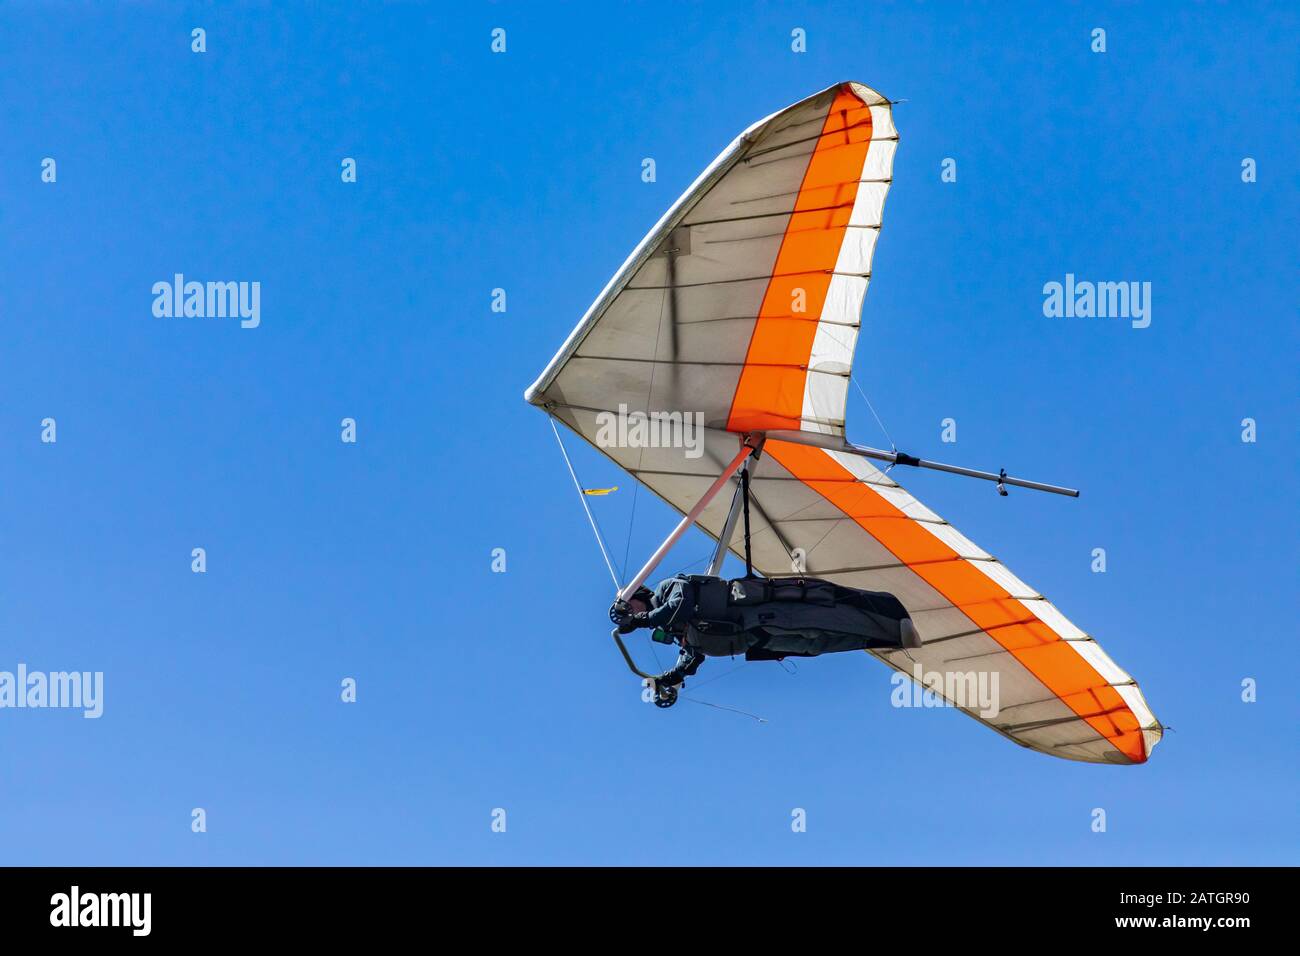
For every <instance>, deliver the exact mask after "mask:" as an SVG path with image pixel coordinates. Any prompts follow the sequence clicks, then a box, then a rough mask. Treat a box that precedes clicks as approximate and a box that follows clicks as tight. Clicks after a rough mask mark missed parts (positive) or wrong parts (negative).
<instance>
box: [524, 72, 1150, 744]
mask: <svg viewBox="0 0 1300 956" xmlns="http://www.w3.org/2000/svg"><path fill="white" fill-rule="evenodd" d="M892 105H893V104H892V103H891V102H890V101H889V100H887V99H886V98H885V97H883V96H881V95H880V94H879V93H877V92H875V91H874V90H871V89H869V88H867V87H865V86H863V85H861V84H858V83H841V84H837V85H836V86H833V87H831V88H829V89H826V90H823V91H822V92H820V93H817V94H815V95H813V96H810V97H808V98H807V99H805V100H803V101H801V102H799V103H796V104H794V105H793V106H790V107H788V108H787V109H784V110H781V111H780V112H778V113H774V114H773V115H771V116H769V117H767V118H766V119H763V120H761V121H759V122H758V123H756V124H754V125H753V126H751V127H750V128H749V129H747V130H746V131H745V132H744V133H742V134H741V135H740V137H739V138H737V139H736V140H735V141H734V142H732V143H731V145H730V146H728V147H727V148H726V149H725V150H724V151H723V152H722V154H721V155H719V156H718V157H717V159H715V160H714V161H713V162H712V163H711V164H710V165H709V166H708V168H707V169H705V170H704V172H703V173H702V174H701V175H700V176H699V178H698V179H697V180H696V181H695V182H694V183H693V184H692V185H691V186H690V188H689V189H687V190H686V192H685V193H684V194H683V195H682V196H681V198H679V199H678V200H677V201H676V202H675V203H674V204H673V206H672V207H671V208H670V209H669V210H668V212H667V213H665V214H664V216H663V218H662V219H660V220H659V222H658V223H657V224H656V225H655V226H654V228H653V229H651V231H650V233H649V234H648V235H647V236H646V237H645V238H644V239H643V240H642V241H641V243H640V244H639V245H638V246H637V247H636V249H634V250H633V252H632V254H631V255H630V256H629V257H628V259H627V261H626V262H625V263H624V264H623V266H622V268H620V269H619V270H618V272H617V273H616V274H615V275H614V277H613V278H612V279H611V280H610V282H609V284H608V285H607V286H606V287H605V288H604V290H603V291H602V292H601V293H600V295H599V296H598V297H597V299H596V301H595V302H594V303H593V304H592V306H591V308H590V309H589V310H588V311H587V313H586V315H585V316H583V318H582V321H581V322H579V323H578V325H577V327H576V328H575V329H574V330H573V332H572V334H571V335H570V336H569V338H568V340H567V341H566V342H565V343H564V345H563V346H562V347H561V349H560V350H559V352H558V353H557V354H556V356H555V357H554V358H553V359H552V360H551V362H550V364H549V365H548V366H547V367H546V369H545V370H544V371H543V372H542V374H541V376H540V377H539V378H538V379H537V381H536V382H535V383H533V385H532V386H531V387H530V388H529V389H528V390H527V392H526V393H525V397H526V399H527V401H529V402H530V403H532V404H533V405H537V406H539V407H541V408H543V409H545V410H546V411H547V412H548V413H549V414H550V415H552V416H553V417H554V418H555V419H558V420H559V421H561V422H563V423H564V424H565V425H566V426H568V428H570V429H571V430H572V431H574V432H575V433H576V434H578V435H579V436H581V437H582V438H583V439H585V440H586V441H588V442H589V443H591V444H592V445H593V446H595V447H597V448H598V449H599V450H600V451H601V452H602V453H604V454H605V455H607V456H608V457H609V458H610V459H612V460H613V461H614V462H615V463H617V464H618V465H619V466H620V467H622V468H623V469H624V470H626V471H627V472H628V473H629V474H631V475H632V476H633V477H634V478H636V480H638V481H639V482H641V483H642V484H643V485H645V486H646V487H647V488H649V489H650V490H652V491H653V492H654V493H655V494H656V495H658V496H659V497H660V498H661V499H662V500H664V501H665V502H666V503H668V504H669V505H671V506H672V507H673V508H675V509H677V510H678V511H679V512H682V513H683V514H684V515H685V517H684V518H683V520H682V523H681V524H680V525H679V526H678V529H677V530H676V531H675V532H674V533H673V535H671V536H670V537H669V539H668V540H667V541H665V542H664V545H663V546H662V547H661V548H660V549H659V551H658V552H656V555H655V557H654V558H652V559H651V561H650V562H649V563H648V564H647V566H646V568H645V569H643V571H642V573H641V574H639V575H638V576H637V579H636V580H635V581H632V582H628V583H627V585H625V586H624V588H623V589H622V591H621V594H622V595H623V596H626V595H628V594H631V593H632V591H633V590H635V585H637V584H640V583H641V581H643V580H644V579H645V577H646V575H648V574H649V573H650V572H651V571H652V570H653V568H654V565H655V564H657V563H658V559H660V558H662V556H663V554H665V553H666V552H667V550H668V548H669V547H670V546H671V544H672V543H673V542H674V541H675V540H677V538H678V537H680V535H681V534H682V533H683V532H684V531H685V530H686V529H687V528H688V527H690V526H691V525H692V524H696V525H698V526H699V527H700V528H702V529H703V530H704V531H705V532H707V533H708V534H709V535H711V536H712V537H714V538H715V539H720V542H721V543H720V545H719V549H718V555H717V556H716V560H715V565H716V566H718V567H720V565H721V558H722V556H723V555H724V554H725V552H726V550H730V551H732V552H733V553H735V554H737V555H738V556H741V557H744V556H746V555H745V553H743V552H742V551H741V548H740V544H739V543H738V542H736V541H735V540H734V530H735V518H736V507H735V503H736V501H738V500H739V492H738V491H737V493H736V494H735V495H733V496H731V499H730V500H728V496H727V495H722V494H720V492H721V491H722V490H723V489H724V488H738V486H739V484H740V483H741V479H742V478H743V479H744V480H745V481H746V482H747V483H748V486H749V488H748V490H749V494H748V496H747V503H748V505H749V508H748V511H749V512H750V514H748V516H747V517H748V520H750V521H752V529H751V533H750V534H749V535H748V544H749V547H748V548H747V549H746V551H747V552H749V557H750V559H751V560H752V564H753V567H754V569H755V570H757V571H758V572H760V573H762V574H763V575H765V576H767V577H774V576H782V575H784V576H788V575H790V574H791V573H792V569H794V570H795V571H798V572H799V573H806V574H807V575H809V576H816V577H817V578H819V579H822V580H825V581H830V582H834V583H836V584H839V585H845V586H848V587H854V588H862V589H875V590H877V591H886V592H889V594H892V595H894V596H896V597H897V598H898V599H899V600H900V601H901V602H902V604H903V605H904V606H905V607H906V608H907V609H908V611H909V612H910V614H911V620H912V622H913V624H914V626H915V628H916V631H917V632H918V633H919V637H920V642H921V646H920V647H919V648H914V649H910V650H909V649H905V648H899V649H883V650H882V649H873V650H869V651H868V653H871V654H873V655H874V656H876V657H878V658H879V659H881V660H883V661H884V662H885V663H886V664H888V665H889V666H890V667H893V668H894V669H896V670H900V671H903V672H905V673H907V674H909V675H911V674H912V673H913V668H914V666H915V665H916V664H920V665H921V666H922V667H923V668H924V670H925V671H927V672H939V673H949V672H953V671H961V672H969V671H982V672H988V673H996V674H997V676H998V680H999V687H1000V697H1001V707H1000V709H999V711H998V713H997V715H996V716H993V717H988V716H981V713H980V712H979V711H977V710H975V709H974V708H970V707H963V708H962V709H963V710H965V712H966V713H968V714H969V715H970V716H972V717H974V718H975V719H977V720H980V721H981V722H982V723H985V724H987V725H988V726H990V727H992V728H993V729H994V730H996V731H998V732H999V733H1001V734H1003V735H1005V736H1006V737H1008V738H1010V739H1011V740H1013V741H1015V742H1016V743H1018V744H1020V745H1022V746H1024V747H1028V748H1031V749H1033V750H1037V751H1040V752H1042V753H1046V754H1050V755H1053V756H1057V757H1063V758H1067V759H1071V760H1080V761H1087V762H1092V763H1114V764H1137V763H1143V762H1145V761H1146V760H1147V758H1148V757H1149V755H1150V753H1151V750H1152V748H1153V747H1154V746H1155V745H1156V743H1157V742H1158V741H1159V740H1160V738H1161V734H1162V727H1161V725H1160V723H1159V722H1158V721H1157V720H1156V718H1155V717H1154V716H1153V715H1152V713H1151V711H1150V709H1149V708H1148V707H1147V704H1146V701H1145V700H1144V699H1143V696H1142V694H1141V692H1140V691H1139V689H1138V686H1137V684H1136V682H1135V681H1134V680H1133V678H1131V677H1130V676H1129V675H1128V674H1127V673H1125V672H1124V671H1123V670H1122V669H1120V668H1119V667H1118V666H1117V665H1116V664H1115V663H1114V662H1113V661H1112V660H1111V659H1110V658H1109V657H1108V656H1107V655H1106V653H1105V652H1104V651H1103V650H1102V649H1101V647H1100V645H1098V644H1097V642H1096V641H1094V640H1093V639H1092V638H1091V637H1089V636H1088V635H1087V634H1085V633H1084V632H1082V631H1081V630H1080V629H1079V628H1077V627H1076V626H1075V625H1074V624H1072V623H1071V622H1070V621H1069V620H1067V619H1066V618H1065V617H1064V615H1062V614H1061V612H1060V611H1058V610H1057V609H1056V607H1055V606H1053V605H1052V604H1051V603H1050V602H1048V601H1047V600H1046V599H1045V598H1044V597H1043V596H1042V595H1041V594H1039V593H1038V592H1037V591H1036V590H1035V589H1034V588H1031V587H1030V586H1029V585H1027V584H1025V583H1024V582H1023V581H1021V580H1020V579H1019V578H1017V577H1016V576H1015V575H1014V574H1012V573H1011V572H1010V571H1009V570H1008V569H1007V568H1006V567H1005V566H1003V565H1002V564H1001V563H1000V562H999V561H998V560H997V559H995V558H993V557H992V556H991V555H990V554H988V552H986V551H984V550H983V549H981V548H980V547H978V546H976V545H975V544H973V543H972V542H971V541H969V540H968V539H967V538H966V537H964V536H963V535H962V534H961V533H960V532H959V531H957V529H956V528H954V527H953V526H952V525H950V524H949V523H948V522H946V521H944V520H943V519H942V518H940V517H939V516H938V515H936V514H935V513H934V512H933V511H931V510H930V509H929V508H927V507H925V505H923V504H921V503H920V502H919V501H917V500H916V499H915V498H913V497H912V496H911V495H910V494H908V493H907V492H906V491H904V490H903V488H902V487H900V486H899V485H898V484H897V482H895V481H894V480H893V478H892V477H891V474H889V473H887V472H888V471H889V469H886V471H881V470H880V469H879V468H877V467H875V465H873V464H872V461H873V460H874V461H881V462H887V463H889V465H890V467H891V468H892V467H893V466H894V465H901V466H913V467H924V468H934V469H937V470H940V471H947V472H951V473H955V474H961V475H967V476H971V477H976V478H983V479H987V480H990V481H994V482H997V485H998V490H999V491H1001V492H1003V493H1005V491H1006V487H1007V486H1012V487H1017V486H1019V487H1025V488H1032V489H1037V490H1041V491H1049V492H1055V493H1059V494H1066V495H1077V492H1075V491H1074V490H1073V489H1068V488H1059V487H1057V486H1053V485H1046V484H1043V483H1039V482H1032V481H1025V480H1022V479H1018V478H1012V477H1009V476H1007V475H1006V474H1005V472H998V473H993V472H982V471H975V470H973V469H967V468H961V467H957V466H951V465H943V464H940V463H936V462H928V461H922V460H921V459H917V458H913V457H912V456H909V455H906V454H904V453H901V452H898V451H896V450H891V451H884V450H879V449H870V448H862V447H860V446H856V445H851V444H850V443H848V441H847V440H846V438H845V429H844V420H845V404H846V400H847V395H848V387H849V383H850V378H849V376H850V368H851V364H852V360H853V352H854V348H855V346H856V344H857V340H858V336H859V329H860V317H861V312H862V304H863V299H864V296H865V295H866V292H867V288H868V286H869V284H870V281H871V263H872V256H873V252H874V250H875V246H876V242H877V240H878V239H879V236H880V228H881V221H882V215H883V212H884V205H885V197H886V195H887V194H888V191H889V185H890V182H891V180H892V175H893V164H894V153H895V150H896V148H897V144H898V133H897V131H896V129H895V127H894V121H893V115H892ZM674 412H675V413H680V414H681V415H683V416H686V420H687V421H690V420H692V419H691V416H696V417H695V418H694V419H693V420H695V421H698V422H699V423H700V424H701V425H702V426H703V427H702V429H701V436H700V441H699V443H698V446H697V447H695V448H694V449H690V448H683V447H671V446H667V445H654V444H651V445H647V444H645V443H640V444H637V445H635V446H634V445H632V444H629V443H621V444H620V443H611V442H609V441H602V440H601V431H602V427H603V426H604V425H605V424H606V422H607V420H608V418H609V416H611V415H619V414H622V415H624V416H627V415H629V414H630V415H636V414H640V415H643V416H652V415H663V414H665V413H674ZM557 434H558V433H557ZM575 480H576V479H575ZM593 527H595V524H594V521H593ZM711 570H712V572H713V573H717V572H716V570H715V569H711ZM629 664H631V660H630V658H629ZM633 666H634V665H633Z"/></svg>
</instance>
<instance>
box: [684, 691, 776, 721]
mask: <svg viewBox="0 0 1300 956" xmlns="http://www.w3.org/2000/svg"><path fill="white" fill-rule="evenodd" d="M682 700H689V701H690V702H691V703H692V704H703V705H704V706H705V707H712V708H714V709H715V710H725V711H727V712H728V713H731V714H739V715H740V716H741V717H748V718H749V719H750V720H757V721H758V722H759V723H760V724H765V723H767V718H766V717H760V716H758V714H751V713H750V712H749V711H747V710H737V709H736V708H735V707H723V706H722V705H721V704H710V703H709V702H708V701H707V700H698V699H696V698H694V697H687V696H686V695H685V694H682Z"/></svg>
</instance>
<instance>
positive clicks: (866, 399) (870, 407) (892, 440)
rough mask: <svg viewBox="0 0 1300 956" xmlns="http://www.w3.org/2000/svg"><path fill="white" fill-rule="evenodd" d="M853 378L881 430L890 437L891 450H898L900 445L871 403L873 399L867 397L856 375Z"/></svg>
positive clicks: (855, 386)
mask: <svg viewBox="0 0 1300 956" xmlns="http://www.w3.org/2000/svg"><path fill="white" fill-rule="evenodd" d="M851 380H852V382H853V387H854V388H856V389H857V390H858V394H859V395H861V396H862V400H863V401H864V402H866V403H867V408H869V409H871V414H872V415H873V416H874V417H875V419H876V424H877V425H879V426H880V430H881V431H882V432H884V433H885V437H886V438H888V439H889V450H890V451H898V446H897V445H895V444H894V439H893V436H891V435H890V434H889V429H888V428H886V427H885V423H884V422H882V421H881V420H880V416H879V415H877V414H876V407H875V406H874V405H872V404H871V399H869V398H867V393H866V392H864V391H863V390H862V386H861V385H859V384H858V380H857V378H856V376H855V377H852V379H851Z"/></svg>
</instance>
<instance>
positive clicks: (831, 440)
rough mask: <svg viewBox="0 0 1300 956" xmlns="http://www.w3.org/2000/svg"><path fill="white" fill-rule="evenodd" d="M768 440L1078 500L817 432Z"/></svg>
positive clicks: (779, 434) (777, 434)
mask: <svg viewBox="0 0 1300 956" xmlns="http://www.w3.org/2000/svg"><path fill="white" fill-rule="evenodd" d="M767 437H768V438H774V439H776V440H777V441H788V442H791V443H793V444H796V445H813V446H815V447H817V448H828V449H830V450H831V451H838V452H843V453H844V454H846V455H857V456H859V457H861V458H873V459H875V460H876V461H887V462H889V463H890V464H894V465H911V466H912V467H913V468H928V469H930V470H931V471H943V472H947V473H948V474H950V475H964V476H965V477H967V478H981V479H983V480H984V481H995V482H997V483H998V484H999V485H1004V486H1005V485H1010V486H1012V487H1015V488H1029V489H1031V490H1033V491H1046V492H1050V493H1051V494H1054V495H1066V496H1068V497H1070V498H1077V497H1079V492H1078V489H1076V488H1065V487H1062V486H1061V485H1049V484H1045V483H1044V482H1041V481H1029V480H1027V479H1024V478H1012V477H1011V476H1010V475H1007V474H1006V473H1005V472H1003V473H1000V474H994V473H993V472H991V471H976V470H975V469H974V468H962V467H960V466H958V465H945V464H944V463H943V462H939V461H927V460H926V459H924V458H913V457H912V456H911V455H908V454H904V453H903V452H901V451H883V450H882V449H879V448H868V447H866V446H864V445H854V444H851V443H850V442H847V441H845V440H844V439H842V438H837V437H835V436H834V435H822V434H819V433H817V432H801V431H786V430H780V431H770V432H768V433H767Z"/></svg>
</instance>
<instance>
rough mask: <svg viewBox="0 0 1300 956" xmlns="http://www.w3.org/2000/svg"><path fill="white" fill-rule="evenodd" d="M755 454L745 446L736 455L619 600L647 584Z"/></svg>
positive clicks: (638, 573) (622, 592)
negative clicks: (678, 541)
mask: <svg viewBox="0 0 1300 956" xmlns="http://www.w3.org/2000/svg"><path fill="white" fill-rule="evenodd" d="M753 453H754V449H753V448H752V447H750V446H749V445H745V446H744V447H743V448H741V449H740V451H738V452H737V453H736V457H735V458H733V459H731V463H730V464H729V465H727V467H726V468H724V469H723V470H722V474H720V475H718V477H717V478H716V479H715V480H714V482H713V484H711V485H709V490H708V491H706V492H705V493H704V495H703V496H702V497H701V498H700V500H699V501H697V502H695V507H693V508H692V509H691V510H690V511H688V512H686V515H685V517H683V518H682V520H681V521H680V522H679V523H678V525H677V527H676V528H674V529H673V533H672V534H670V535H669V536H668V537H667V538H665V539H664V543H663V544H661V545H659V547H658V548H657V549H656V550H655V553H654V554H652V555H650V560H649V561H647V562H646V564H645V567H643V568H642V569H641V570H640V571H638V572H637V573H636V577H634V578H633V579H632V580H631V581H629V582H628V583H627V584H626V585H625V586H624V587H623V590H622V591H619V592H618V599H619V600H620V601H626V600H627V599H628V598H630V597H631V596H632V595H633V594H635V593H636V589H637V588H639V587H640V586H641V585H642V584H644V583H645V579H646V578H648V577H650V575H651V574H653V573H654V569H655V568H657V567H659V562H660V561H662V560H663V559H664V557H665V556H666V555H667V554H668V552H669V551H670V550H671V549H672V546H673V545H675V544H676V543H677V540H678V539H679V538H680V537H681V536H682V535H684V534H685V533H686V531H687V529H689V528H690V526H691V525H693V524H695V522H696V521H698V520H699V518H700V515H702V514H703V513H704V509H705V508H707V507H708V506H709V503H710V502H711V501H713V499H714V498H715V497H717V494H718V492H719V491H721V490H722V489H723V488H724V487H725V486H726V484H727V482H728V481H729V480H730V479H731V476H732V475H734V474H735V473H736V471H737V469H739V468H740V466H741V465H743V464H744V463H745V461H746V459H748V458H749V456H750V455H752V454H753Z"/></svg>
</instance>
